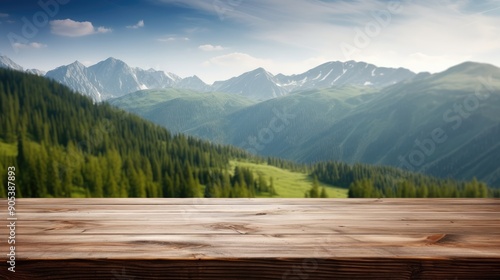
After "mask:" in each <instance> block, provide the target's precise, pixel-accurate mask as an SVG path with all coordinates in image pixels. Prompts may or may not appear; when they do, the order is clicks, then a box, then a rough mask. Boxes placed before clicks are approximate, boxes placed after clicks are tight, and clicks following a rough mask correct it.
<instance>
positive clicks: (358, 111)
mask: <svg viewBox="0 0 500 280" xmlns="http://www.w3.org/2000/svg"><path fill="white" fill-rule="evenodd" d="M259 73H260V75H264V74H265V73H263V70H259ZM375 73H377V72H376V71H375ZM384 76H385V75H384ZM339 80H340V79H339ZM357 80H362V79H357ZM389 80H390V79H389ZM229 98H230V99H229ZM224 102H228V104H225V103H224ZM110 103H111V104H113V105H115V106H118V107H120V108H123V109H125V110H127V111H131V112H134V113H137V114H139V115H141V116H143V117H145V118H147V119H149V120H152V121H153V122H156V123H158V124H160V125H163V126H165V127H168V128H170V129H172V130H173V131H175V132H182V133H187V134H190V135H196V136H198V137H202V138H205V139H209V140H211V141H215V142H219V143H225V144H232V145H236V146H239V147H242V148H245V149H247V150H248V151H251V152H253V153H257V154H261V155H267V156H275V157H282V158H286V159H291V160H295V161H299V162H304V163H312V162H317V161H324V160H336V161H343V162H347V163H358V162H362V163H370V164H382V165H392V166H397V167H401V168H404V169H409V170H411V171H419V172H424V173H426V174H431V175H434V176H440V177H445V178H448V177H451V178H456V179H472V178H473V177H474V176H476V177H477V178H478V179H481V180H483V181H485V182H488V183H489V184H491V185H494V186H500V143H499V142H498V139H500V113H499V112H500V69H499V68H497V67H495V66H492V65H488V64H481V63H473V62H466V63H462V64H460V65H457V66H454V67H451V68H449V69H448V70H446V71H443V72H441V73H436V74H432V75H431V74H429V73H421V74H419V75H413V76H412V77H411V78H409V79H406V80H404V81H402V82H399V83H396V84H393V85H389V86H386V87H383V88H378V87H367V86H363V85H359V83H358V84H357V85H356V83H354V84H349V83H345V84H344V85H339V86H333V87H329V88H325V89H310V90H299V91H294V92H292V93H289V94H287V95H284V96H280V97H277V98H273V99H269V100H266V101H262V102H258V101H255V100H252V99H248V98H245V97H243V96H239V95H237V94H236V95H235V94H232V95H227V94H224V93H211V94H208V93H200V92H198V93H196V92H182V91H179V90H173V89H165V90H145V91H139V92H136V93H132V94H129V95H126V96H123V97H121V98H117V99H113V100H110ZM207 108H212V109H213V110H215V111H217V113H214V111H211V110H208V109H207ZM225 108H226V109H225Z"/></svg>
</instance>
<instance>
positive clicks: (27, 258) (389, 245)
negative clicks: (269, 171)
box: [0, 199, 500, 280]
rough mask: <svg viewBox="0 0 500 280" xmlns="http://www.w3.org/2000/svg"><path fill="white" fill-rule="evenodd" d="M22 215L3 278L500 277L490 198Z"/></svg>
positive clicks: (124, 204) (31, 203) (66, 205)
mask: <svg viewBox="0 0 500 280" xmlns="http://www.w3.org/2000/svg"><path fill="white" fill-rule="evenodd" d="M2 205H4V206H5V207H4V208H5V211H2V212H1V217H0V218H1V219H2V220H3V221H4V224H5V225H8V224H9V222H8V221H7V218H8V216H7V213H6V210H7V206H6V205H7V202H6V201H5V199H4V200H3V202H2ZM16 210H17V216H16V217H17V221H16V236H15V239H16V244H15V245H16V268H15V270H16V272H15V273H13V272H10V271H8V270H7V268H8V266H9V265H8V264H7V265H6V259H7V257H6V253H9V247H8V246H10V245H8V244H7V239H6V238H5V237H7V236H8V235H9V228H8V227H6V226H1V227H0V234H1V236H2V240H1V244H0V250H1V256H2V263H3V265H2V268H1V271H0V278H1V279H119V280H127V279H136V280H139V279H297V280H305V279H345V278H348V279H359V278H365V279H500V200H493V199H378V200H377V199H366V200H363V199H18V200H17V201H16Z"/></svg>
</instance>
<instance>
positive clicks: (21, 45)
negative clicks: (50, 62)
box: [13, 42, 47, 50]
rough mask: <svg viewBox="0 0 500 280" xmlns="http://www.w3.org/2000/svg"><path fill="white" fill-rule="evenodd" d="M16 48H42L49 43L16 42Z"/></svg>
mask: <svg viewBox="0 0 500 280" xmlns="http://www.w3.org/2000/svg"><path fill="white" fill-rule="evenodd" d="M13 46H14V48H16V49H18V50H20V49H41V48H45V47H47V45H45V44H42V43H38V42H31V43H29V44H22V43H14V45H13Z"/></svg>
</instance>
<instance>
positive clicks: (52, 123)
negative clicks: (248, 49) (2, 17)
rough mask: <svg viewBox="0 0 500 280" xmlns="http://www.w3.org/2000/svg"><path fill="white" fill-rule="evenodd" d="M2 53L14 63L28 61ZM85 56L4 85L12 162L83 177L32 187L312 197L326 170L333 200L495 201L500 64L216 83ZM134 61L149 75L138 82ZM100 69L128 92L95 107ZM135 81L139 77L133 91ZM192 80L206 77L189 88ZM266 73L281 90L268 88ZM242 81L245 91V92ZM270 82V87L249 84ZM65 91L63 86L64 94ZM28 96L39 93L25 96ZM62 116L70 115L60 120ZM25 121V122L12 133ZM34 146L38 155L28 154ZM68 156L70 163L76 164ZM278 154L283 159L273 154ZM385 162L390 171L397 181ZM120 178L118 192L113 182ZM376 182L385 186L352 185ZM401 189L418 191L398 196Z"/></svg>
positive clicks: (6, 155)
mask: <svg viewBox="0 0 500 280" xmlns="http://www.w3.org/2000/svg"><path fill="white" fill-rule="evenodd" d="M2 59H3V60H2V61H4V62H3V67H7V68H11V69H14V70H16V71H19V70H22V69H23V68H22V67H20V66H19V67H17V66H15V65H16V64H15V63H14V62H13V61H11V60H6V58H5V57H3V58H2ZM73 66H78V67H77V68H78V69H79V72H78V73H80V74H81V75H84V76H86V79H80V78H78V79H73V78H72V77H73V76H72V75H69V76H68V75H66V74H65V77H66V78H69V80H63V81H62V82H63V84H65V85H67V86H69V87H70V88H68V89H66V88H65V87H64V86H63V87H62V88H61V85H59V83H58V82H57V80H55V79H54V78H53V77H51V78H49V79H48V80H46V79H45V78H43V77H41V76H40V73H38V72H36V71H33V70H31V71H29V72H30V73H35V74H34V75H33V74H32V75H31V76H26V77H21V76H20V77H18V78H16V79H17V80H16V81H20V82H21V81H24V82H22V83H23V84H18V85H15V86H13V85H12V84H10V83H8V84H5V85H4V89H6V88H9V87H10V91H4V95H3V96H4V100H5V101H2V103H3V104H5V105H4V107H3V109H2V113H3V114H5V116H6V117H5V118H4V119H5V123H4V127H6V128H7V130H6V131H4V132H3V133H2V135H3V136H1V139H3V140H2V141H0V142H2V144H1V145H2V146H1V147H2V153H1V154H2V158H3V163H2V164H3V165H7V164H9V162H17V163H20V164H23V165H25V168H26V169H28V170H31V171H32V172H34V173H37V174H38V173H40V172H49V173H50V174H52V175H53V176H58V178H60V180H61V181H63V182H66V183H65V184H68V183H69V182H71V183H69V184H68V186H66V189H60V188H61V186H60V185H59V184H56V185H53V184H52V183H50V182H49V181H47V183H46V184H42V185H43V186H42V187H40V186H36V184H35V182H36V181H44V180H46V179H44V176H45V175H43V174H41V173H40V174H39V177H36V178H34V177H33V178H29V177H28V178H25V180H26V181H25V182H28V183H27V185H31V186H29V187H27V189H26V195H28V196H35V197H36V196H49V197H51V196H55V197H57V196H61V195H62V196H65V197H95V196H97V197H101V196H104V197H129V196H131V197H157V196H164V197H197V196H204V197H304V196H306V195H308V193H309V192H310V191H311V187H312V185H314V184H316V183H313V177H314V176H313V174H321V176H319V182H318V183H317V184H319V187H320V188H319V190H323V189H324V193H325V195H326V196H328V197H347V196H349V197H351V196H353V195H354V196H355V197H360V196H361V197H363V196H365V195H366V196H368V197H371V196H373V197H380V196H388V197H393V196H394V195H397V196H403V197H414V196H419V197H420V196H423V197H425V196H427V195H430V196H431V197H448V196H452V197H457V196H458V197H461V196H472V197H478V196H479V197H485V196H496V195H497V192H498V191H497V190H498V189H497V188H498V186H499V185H500V176H499V175H498V174H500V166H499V165H498V162H499V161H498V154H500V150H499V149H500V145H499V144H498V142H497V141H496V139H499V136H500V135H499V132H500V129H499V127H500V115H498V113H497V112H498V111H500V94H499V88H500V69H499V68H497V67H495V66H492V65H488V64H480V63H473V62H466V63H462V64H460V65H457V66H454V67H451V68H449V69H448V70H446V71H444V72H441V73H436V74H429V73H419V74H414V73H413V74H412V73H410V72H408V71H406V70H404V69H388V68H377V67H375V66H373V65H369V64H366V63H361V62H359V63H354V62H346V63H337V62H332V63H326V64H323V65H320V66H318V67H316V68H314V69H311V70H310V71H307V72H305V73H304V74H300V75H292V76H290V77H288V78H287V77H285V76H284V75H276V76H273V75H272V74H270V73H269V72H267V71H265V70H264V69H262V68H259V69H256V70H255V71H251V72H248V73H245V74H243V75H241V76H238V77H235V78H232V79H229V80H228V81H226V82H224V83H214V85H212V86H211V87H206V86H204V85H203V84H200V80H199V78H197V77H191V78H189V79H188V80H186V81H184V82H182V79H181V78H176V79H173V80H176V82H175V83H174V82H172V83H171V84H170V85H166V84H163V85H160V84H158V83H157V84H156V85H155V84H154V81H156V82H158V81H159V80H158V79H160V78H161V79H164V78H165V77H176V76H174V74H171V73H169V74H165V73H164V72H158V71H156V72H155V71H153V70H148V71H146V72H141V71H142V70H140V69H138V68H131V67H129V66H127V65H126V64H125V63H124V62H122V61H120V60H116V59H112V58H110V59H107V60H106V61H103V62H101V63H98V64H96V65H94V66H92V67H84V66H83V65H79V64H78V63H77V64H75V65H73ZM73 66H64V67H63V68H58V69H59V70H57V69H56V70H57V71H62V70H64V69H66V70H64V71H65V72H64V73H73V72H71V71H73V70H71V71H70V70H68V69H69V68H72V67H73ZM65 67H66V68H65ZM68 67H69V68H68ZM346 68H347V69H346ZM117 69H118V70H117ZM119 69H121V70H119ZM124 69H125V70H127V69H129V70H130V71H132V72H131V73H133V75H132V76H133V77H136V78H137V79H135V78H134V79H132V80H130V79H128V78H126V77H128V76H127V75H128V74H126V72H127V71H125V70H124ZM342 69H343V70H342ZM349 69H357V70H355V73H357V74H352V75H351V74H349V73H351V72H349V71H350V70H349ZM56 70H54V71H55V72H50V71H49V72H48V74H49V73H52V74H54V73H56V72H57V71H56ZM67 71H70V72H67ZM130 71H129V72H130ZM352 71H354V70H352ZM92 73H94V74H92ZM95 73H100V74H98V75H97V76H99V77H105V80H106V81H108V82H107V83H106V85H105V84H103V83H102V82H99V84H100V85H101V86H102V88H108V89H111V88H115V90H116V91H115V92H114V95H122V96H121V97H117V98H111V97H112V96H114V95H113V94H112V95H108V96H107V97H106V99H107V100H106V101H104V102H98V103H95V102H96V101H99V99H95V96H93V95H89V94H85V93H84V94H83V96H82V94H80V93H74V92H73V93H71V92H70V90H71V89H72V90H73V91H74V90H75V88H76V89H78V88H84V87H85V86H86V85H88V84H87V81H90V80H92V79H94V78H96V77H97V76H96V74H95ZM145 73H149V74H151V75H153V76H155V75H156V76H155V77H157V78H158V79H156V80H154V79H153V80H151V77H153V76H148V75H149V74H148V75H146V74H145ZM162 73H163V74H162ZM366 73H369V77H372V80H371V81H372V82H369V83H361V82H360V81H361V79H367V78H368V77H366ZM377 73H378V75H377ZM398 73H399V74H398ZM52 74H50V75H52ZM80 74H79V75H80ZM5 75H7V76H8V75H14V74H9V73H8V72H6V73H5ZM16 75H18V74H16ZM50 75H48V76H50ZM81 75H80V76H79V77H81ZM124 75H125V76H124ZM141 75H142V76H141ZM158 75H159V76H158ZM332 75H333V77H335V78H334V79H333V80H331V81H330V84H329V86H328V87H327V85H326V84H324V83H323V81H325V80H327V79H331V77H330V76H332ZM335 75H337V76H335ZM350 75H351V76H350ZM363 75H365V76H363ZM7 76H6V77H7ZM14 76H15V75H14ZM46 76H47V75H46ZM129 76H130V75H129ZM312 76H314V78H310V77H312ZM35 77H38V78H39V79H38V80H37V79H36V78H35ZM92 77H94V78H92ZM138 77H142V78H141V79H143V80H144V79H149V82H150V84H149V85H150V86H151V87H157V88H155V89H142V88H148V87H149V86H144V87H142V86H139V87H138V88H137V87H136V86H134V85H135V84H136V83H135V82H134V81H136V82H137V81H139V80H140V79H139V78H138ZM252 77H253V78H252ZM344 77H345V78H344ZM388 77H390V78H388ZM124 79H125V80H127V81H129V82H130V84H129V86H127V87H125V86H126V83H123V81H125V80H124ZM161 79H160V80H161ZM344 79H345V80H344ZM398 79H399V80H400V81H398ZM8 80H12V79H10V78H9V79H8ZM14 80H15V79H14ZM14 80H12V81H14ZM44 80H45V81H49V82H50V83H51V84H47V85H44V86H42V87H41V88H43V90H35V92H39V93H37V94H35V95H34V96H31V93H30V94H29V95H26V94H28V92H30V91H33V89H34V88H33V86H28V87H26V83H27V84H28V85H29V84H30V83H32V82H33V83H35V84H36V83H40V84H45V83H46V82H44ZM298 80H300V81H302V82H301V83H300V86H299V85H298V83H297V81H298ZM315 80H316V81H317V82H316V83H312V82H311V81H315ZM26 81H29V82H26ZM35 81H36V82H35ZM116 81H118V84H117V83H116ZM188 81H192V82H193V84H197V86H196V87H192V88H190V86H189V83H187V82H188ZM337 81H339V82H338V83H337V84H335V83H336V82H337ZM377 81H378V82H377ZM391 81H392V82H391ZM178 82H179V83H181V82H182V83H183V86H180V84H177V83H178ZM267 82H270V83H271V84H270V85H271V86H270V87H267V88H265V87H266V86H265V85H266V83H267ZM175 84H176V85H179V86H178V87H177V86H175ZM222 84H224V86H222ZM285 84H287V86H286V88H287V89H286V90H284V91H282V92H280V93H279V94H277V91H276V90H275V89H274V90H273V87H274V86H278V87H282V86H283V85H285ZM117 85H120V86H119V87H116V86H117ZM229 85H230V86H229ZM272 85H274V86H272ZM292 85H293V86H292ZM242 86H243V87H245V89H241V90H239V91H238V90H236V88H238V87H239V88H241V87H242ZM253 86H258V87H257V88H254V87H253ZM263 86H264V88H263ZM161 87H164V88H161ZM195 88H197V89H195ZM215 88H217V89H220V91H216V90H214V89H215ZM294 89H296V90H294ZM269 90H271V91H272V92H273V93H272V95H271V96H270V95H262V96H255V95H252V94H249V93H251V92H258V93H260V94H264V93H266V92H269ZM59 91H62V92H64V94H63V96H57V95H54V93H55V92H59ZM124 91H132V92H130V93H128V94H123V92H124ZM9 94H13V95H9ZM266 94H267V93H266ZM9 96H10V97H9ZM28 96H29V97H28ZM76 96H80V97H78V98H76V99H75V97H76ZM88 97H90V98H92V99H87V98H88ZM25 98H28V99H30V100H31V99H32V101H30V102H29V103H26V101H24V100H25ZM60 98H63V99H60ZM79 98H83V99H81V100H79ZM42 99H43V100H45V101H43V102H42ZM50 100H52V101H50ZM62 100H64V101H62ZM89 101H91V103H89ZM47 102H49V103H47ZM36 104H40V105H36ZM26 106H27V107H26ZM33 106H38V107H33ZM40 106H41V107H40ZM54 106H55V107H54ZM82 106H83V107H82ZM23 108H24V109H23ZM35 108H36V109H35ZM84 108H86V109H84ZM26 109H27V111H34V112H39V113H37V114H36V116H37V117H36V119H35V117H34V115H32V116H24V117H23V116H22V114H21V116H18V117H16V115H17V114H19V113H20V112H22V111H23V110H26ZM40 110H41V111H40ZM61 110H62V111H61ZM82 110H83V111H82ZM121 110H125V111H126V112H128V113H125V112H123V111H121ZM16 112H17V113H16ZM76 112H79V113H78V114H76ZM77 115H78V117H77ZM63 116H64V117H63ZM61 117H63V118H64V119H65V120H66V122H68V123H65V124H63V123H61V122H59V121H57V119H60V118H61ZM141 118H144V119H146V120H149V121H151V122H152V123H149V122H147V121H144V120H143V119H141ZM27 120H30V121H29V125H28V127H26V126H25V129H24V130H23V131H15V130H14V127H16V126H17V125H18V124H20V123H26V121H27ZM82 120H86V121H85V122H83V123H82ZM153 123H154V124H153ZM77 127H78V129H76V128H77ZM165 128H166V129H167V130H165ZM144 133H146V134H149V135H150V136H147V137H145V136H143V135H144ZM162 135H163V136H162ZM20 137H21V138H20ZM117 137H118V138H117ZM112 139H114V140H112ZM118 139H120V140H118ZM148 139H149V140H148ZM201 139H203V140H201ZM16 141H17V144H16ZM113 141H114V142H116V143H115V144H113ZM226 145H230V146H226ZM138 149H139V150H138ZM186 149H187V150H186ZM19 151H23V152H21V153H20V152H19ZM26 151H30V152H29V153H30V154H31V153H35V154H36V155H37V156H35V157H31V158H30V159H28V158H25V157H26ZM48 154H50V155H51V156H50V157H47V156H48ZM167 154H169V156H167V157H165V156H166V155H167ZM68 157H69V162H71V164H70V166H72V167H71V168H70V169H71V171H69V173H68V168H67V167H64V166H66V165H68V164H69V162H68V161H67V160H66V159H64V158H68ZM268 157H269V158H281V159H282V160H279V161H278V162H279V164H272V165H269V164H265V162H266V159H267V158H268ZM48 158H50V160H51V161H52V163H51V164H49V167H48V169H47V170H46V171H43V170H44V168H40V167H36V165H37V162H38V163H39V162H46V161H47V160H48ZM267 161H268V162H269V160H267ZM23 162H24V163H23ZM106 162H107V163H110V162H115V163H116V164H117V167H116V168H113V169H111V170H106V169H105V168H104V169H102V170H103V171H98V170H99V166H100V165H102V164H104V163H106ZM322 162H325V163H328V162H342V163H345V164H347V165H346V166H347V167H343V169H342V170H343V171H342V172H343V173H342V174H340V178H344V179H341V181H338V180H331V178H332V176H333V175H332V174H331V175H327V174H325V173H324V171H321V172H320V173H318V172H319V171H318V169H317V168H320V167H321V166H322V165H321V164H319V165H318V163H322ZM359 164H368V165H367V166H366V167H362V169H361V170H365V169H366V173H363V172H361V173H359V172H357V171H356V170H358V168H359V167H358V165H359ZM370 165H373V166H370ZM30 166H31V167H30ZM363 166H364V165H363ZM379 166H382V167H383V166H392V167H395V168H400V170H401V171H396V170H392V169H384V168H382V169H378V168H379ZM61 168H62V169H61ZM101 168H102V167H101ZM236 169H238V170H239V171H237V172H236ZM119 170H124V172H123V173H120V171H119ZM182 170H183V171H182ZM377 170H379V171H377ZM51 172H52V173H51ZM328 172H332V171H331V170H330V171H328ZM336 172H337V171H336ZM350 172H353V173H352V175H349V176H353V177H351V178H350V179H349V177H345V176H347V174H351V173H350ZM376 172H381V174H379V175H381V176H386V177H387V178H386V179H385V180H386V181H385V183H384V180H382V179H380V178H379V175H377V176H375V175H374V174H376ZM405 172H409V173H405ZM94 173H97V174H100V175H96V176H92V175H91V174H94ZM384 174H386V175H384ZM420 174H422V175H420ZM335 176H337V175H335ZM261 177H262V178H261ZM439 178H440V179H439ZM476 179H477V180H478V181H476ZM30 180H31V181H30ZM345 180H347V181H345ZM450 180H451V181H450ZM29 182H31V183H29ZM336 182H341V185H339V184H337V183H336ZM483 182H484V183H486V184H487V185H488V186H489V187H491V189H488V187H487V185H485V184H484V183H483ZM86 184H90V185H91V186H92V187H91V188H90V189H89V188H88V187H86ZM108 184H111V185H112V188H111V189H104V186H105V185H108ZM38 185H40V183H38ZM271 185H273V188H274V191H273V192H270V191H269V190H270V189H269V188H270V186H271ZM339 186H341V187H340V188H339ZM436 186H441V187H440V188H441V189H442V191H439V190H436V189H435V187H436ZM373 187H374V188H375V189H376V190H377V191H367V192H359V191H352V190H351V188H358V189H359V188H361V189H363V188H365V189H366V190H368V189H370V190H371V189H372V188H373ZM400 188H406V189H407V191H406V192H400V191H399V190H400ZM419 190H421V191H419ZM445 190H446V191H445ZM315 195H319V191H315Z"/></svg>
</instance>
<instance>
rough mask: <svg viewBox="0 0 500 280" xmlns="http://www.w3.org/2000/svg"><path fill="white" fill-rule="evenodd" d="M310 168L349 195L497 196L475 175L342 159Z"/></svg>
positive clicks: (314, 173)
mask: <svg viewBox="0 0 500 280" xmlns="http://www.w3.org/2000/svg"><path fill="white" fill-rule="evenodd" d="M312 170H313V171H312V172H311V175H312V176H317V177H318V179H319V180H320V181H322V182H325V183H328V184H332V185H335V186H340V187H344V188H348V189H349V197H352V198H381V197H388V198H390V197H399V198H438V197H446V198H453V197H470V198H484V197H500V190H499V189H493V188H489V187H488V186H487V185H486V183H483V182H479V181H478V180H476V179H475V178H474V179H473V180H471V181H468V182H466V181H457V180H453V179H441V178H436V177H431V176H426V175H424V174H420V173H414V172H408V171H405V170H402V169H398V168H395V167H388V166H374V165H367V164H353V165H349V164H346V163H342V162H321V163H317V164H314V165H313V166H312Z"/></svg>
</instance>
